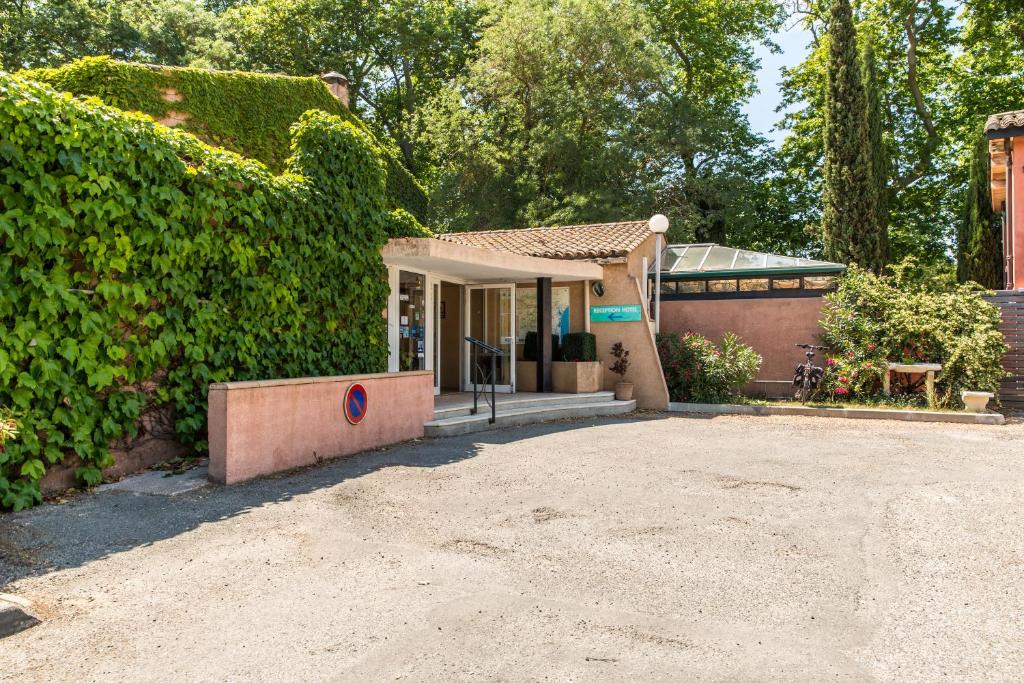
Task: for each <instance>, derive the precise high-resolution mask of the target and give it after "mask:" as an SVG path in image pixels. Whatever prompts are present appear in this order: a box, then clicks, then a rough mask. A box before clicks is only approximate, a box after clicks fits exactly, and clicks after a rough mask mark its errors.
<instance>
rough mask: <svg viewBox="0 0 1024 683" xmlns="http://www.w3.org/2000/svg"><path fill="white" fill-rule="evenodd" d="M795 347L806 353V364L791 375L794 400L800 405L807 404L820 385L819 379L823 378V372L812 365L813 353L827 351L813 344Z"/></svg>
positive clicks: (802, 364)
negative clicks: (794, 392)
mask: <svg viewBox="0 0 1024 683" xmlns="http://www.w3.org/2000/svg"><path fill="white" fill-rule="evenodd" d="M796 346H797V347H799V348H801V349H805V350H806V351H807V353H806V354H804V355H806V356H807V362H806V363H801V364H800V365H798V366H796V372H795V373H794V374H793V386H794V387H796V394H795V395H794V398H795V399H796V400H798V401H800V402H801V403H807V401H809V400H810V398H811V396H813V395H814V392H815V391H817V390H818V385H819V384H821V378H822V377H824V376H825V370H824V369H823V368H821V367H820V366H817V365H815V364H814V352H815V351H828V347H827V346H815V345H814V344H797V345H796Z"/></svg>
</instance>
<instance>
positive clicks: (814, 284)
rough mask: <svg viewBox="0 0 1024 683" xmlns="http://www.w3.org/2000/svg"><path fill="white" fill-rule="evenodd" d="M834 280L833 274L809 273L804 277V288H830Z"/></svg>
mask: <svg viewBox="0 0 1024 683" xmlns="http://www.w3.org/2000/svg"><path fill="white" fill-rule="evenodd" d="M835 282H836V278H835V276H834V275H809V276H807V277H805V278H804V289H832V287H833V285H835Z"/></svg>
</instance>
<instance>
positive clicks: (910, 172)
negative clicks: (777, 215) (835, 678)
mask: <svg viewBox="0 0 1024 683" xmlns="http://www.w3.org/2000/svg"><path fill="white" fill-rule="evenodd" d="M804 6H805V9H806V11H805V12H804V13H803V14H802V15H800V21H801V25H802V26H803V27H804V28H805V29H807V30H808V32H809V33H810V34H811V35H812V41H811V45H810V48H811V49H810V53H809V55H808V57H807V59H806V60H804V62H802V63H801V64H799V65H797V66H796V67H794V68H791V69H787V70H786V71H785V74H784V78H783V82H782V92H783V96H784V97H783V107H784V109H785V114H784V116H783V119H782V123H781V126H782V127H784V128H787V129H789V131H790V134H789V135H788V136H787V137H786V139H785V141H784V142H783V145H782V149H781V152H780V156H781V161H782V163H783V164H784V167H785V168H786V173H787V174H788V175H791V176H794V177H796V178H806V179H807V181H808V186H809V187H810V188H811V191H812V192H817V193H818V194H820V193H821V171H822V166H823V158H824V121H825V94H826V93H825V91H826V87H825V85H826V83H827V78H826V71H827V63H828V50H829V45H828V43H829V41H828V40H827V31H826V28H827V22H828V16H829V9H830V4H829V2H828V0H810V1H809V2H807V3H804ZM857 6H858V15H859V17H860V21H859V27H860V29H861V31H862V32H863V33H864V34H866V35H870V36H871V39H872V41H871V42H872V48H873V50H874V53H875V63H876V80H877V82H878V90H879V94H880V100H881V102H882V104H883V115H884V119H883V122H884V129H885V140H886V143H887V144H886V148H887V150H888V151H889V153H890V154H889V163H888V188H889V191H888V205H889V212H888V213H889V217H890V219H889V231H888V234H889V243H890V248H889V252H890V253H889V260H890V261H898V260H900V259H902V258H903V257H904V256H906V255H915V256H917V257H918V258H920V259H922V260H924V261H928V262H932V263H937V262H942V261H946V262H948V245H949V244H950V243H951V242H952V239H953V225H954V223H955V217H956V215H958V213H959V205H960V194H959V192H960V185H959V184H958V183H959V182H960V176H959V175H958V169H959V168H960V164H961V162H960V160H959V153H958V151H957V150H956V148H955V147H953V146H952V145H951V139H950V136H949V131H950V128H951V124H952V120H951V115H952V114H953V113H954V112H955V111H956V108H955V106H953V103H952V102H951V101H950V99H949V94H950V85H951V82H952V79H953V73H954V57H955V53H956V51H957V50H958V49H960V48H961V35H960V27H959V26H958V24H957V22H956V21H955V15H954V9H953V8H952V7H951V4H950V3H946V2H941V1H939V0H862V1H861V2H859V3H858V5H857ZM962 47H963V49H970V46H968V45H966V44H963V45H962ZM812 196H813V195H812ZM820 211H821V205H820V202H814V201H812V203H811V209H810V210H809V211H808V213H807V218H808V222H809V224H811V225H812V226H815V228H814V230H815V232H818V231H819V228H818V227H817V224H819V223H820Z"/></svg>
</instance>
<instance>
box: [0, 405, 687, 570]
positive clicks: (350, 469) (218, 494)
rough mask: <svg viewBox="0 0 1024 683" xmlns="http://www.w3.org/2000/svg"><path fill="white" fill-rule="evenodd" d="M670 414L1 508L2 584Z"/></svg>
mask: <svg viewBox="0 0 1024 683" xmlns="http://www.w3.org/2000/svg"><path fill="white" fill-rule="evenodd" d="M668 417H669V416H668V415H665V414H640V415H636V416H633V417H627V418H599V419H590V420H574V421H559V422H548V423H544V424H539V425H530V426H526V427H511V428H507V429H501V430H495V431H490V432H480V433H476V434H467V435H465V436H458V437H450V438H441V439H422V440H417V441H410V442H406V443H403V444H398V445H395V446H392V447H390V448H387V449H382V450H378V451H369V452H366V453H361V454H359V455H355V456H351V457H347V458H340V459H338V460H333V461H330V462H327V463H325V464H323V465H320V466H315V467H310V468H306V469H302V470H296V471H292V472H289V473H285V474H281V475H276V476H273V477H267V478H262V479H257V480H254V481H250V482H246V483H243V484H237V485H235V486H218V485H212V484H211V485H210V486H206V487H203V488H201V489H198V490H196V491H193V492H191V493H186V494H182V495H179V496H175V497H173V498H169V497H166V496H156V495H137V494H133V493H127V492H123V491H114V490H107V491H103V492H101V493H85V494H81V495H79V496H76V497H74V498H72V499H71V500H70V501H68V502H66V503H64V504H53V503H46V504H44V505H41V506H39V507H37V508H34V509H32V510H27V511H25V512H20V513H14V514H6V515H3V514H0V588H2V587H4V586H5V585H7V584H8V583H10V582H12V581H15V580H17V579H21V578H24V577H27V576H35V575H40V574H46V573H48V572H51V571H56V570H59V569H67V568H71V567H77V566H81V565H83V564H85V563H88V562H93V561H95V560H100V559H103V558H104V557H106V556H108V555H111V554H114V553H119V552H124V551H126V550H130V549H132V548H137V547H141V546H147V545H150V544H152V543H156V542H158V541H161V540H164V539H167V538H172V537H174V536H177V535H178V534H182V533H185V532H188V531H190V530H192V529H195V528H196V527H198V526H199V525H201V524H205V523H209V522H218V521H222V520H226V519H230V518H232V517H235V516H238V515H243V514H246V512H247V511H249V510H251V509H253V508H258V507H261V506H263V505H268V504H273V503H279V502H282V501H287V500H290V499H292V498H294V497H296V496H301V495H303V494H306V493H311V492H313V491H316V490H319V489H323V488H328V487H331V486H334V485H336V484H339V483H341V482H344V481H346V480H349V479H356V478H359V477H362V476H364V475H367V474H370V473H372V472H376V471H377V470H380V469H383V468H386V467H396V466H400V467H440V466H443V465H450V464H452V463H457V462H460V461H462V460H466V459H468V458H472V457H474V456H475V455H477V454H478V453H479V451H480V448H481V447H482V446H486V445H496V444H507V443H511V442H514V441H519V440H524V439H530V438H534V437H539V436H544V435H547V434H553V433H557V432H564V431H568V430H575V429H586V428H588V427H591V426H594V425H601V424H627V423H630V422H634V421H635V420H637V419H642V420H652V419H667V418H668Z"/></svg>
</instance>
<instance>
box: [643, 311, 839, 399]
mask: <svg viewBox="0 0 1024 683" xmlns="http://www.w3.org/2000/svg"><path fill="white" fill-rule="evenodd" d="M824 305H825V299H824V298H822V297H794V298H781V297H780V298H750V299H684V300H673V301H665V300H663V301H662V302H661V330H662V332H663V333H664V332H677V333H685V332H696V333H697V334H701V335H703V336H705V337H707V338H708V339H711V340H713V341H715V342H716V343H718V342H721V341H722V337H723V336H724V335H725V333H726V332H732V333H734V334H736V335H737V336H739V337H740V338H741V339H742V340H743V342H744V343H745V344H748V345H750V346H751V347H753V349H754V350H755V351H757V352H758V353H759V354H761V357H762V358H763V362H762V364H761V372H760V373H759V374H758V376H757V383H756V384H755V386H752V387H748V390H749V391H751V392H752V393H764V394H767V395H778V396H782V395H787V394H788V393H789V385H790V383H791V382H792V381H793V369H794V368H795V367H796V366H797V364H798V363H800V362H801V361H802V360H803V352H802V351H801V350H800V349H797V348H796V346H795V345H796V344H818V343H820V339H819V337H820V335H821V333H822V329H821V325H820V324H819V320H821V312H822V308H823V307H824Z"/></svg>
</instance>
